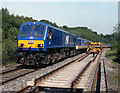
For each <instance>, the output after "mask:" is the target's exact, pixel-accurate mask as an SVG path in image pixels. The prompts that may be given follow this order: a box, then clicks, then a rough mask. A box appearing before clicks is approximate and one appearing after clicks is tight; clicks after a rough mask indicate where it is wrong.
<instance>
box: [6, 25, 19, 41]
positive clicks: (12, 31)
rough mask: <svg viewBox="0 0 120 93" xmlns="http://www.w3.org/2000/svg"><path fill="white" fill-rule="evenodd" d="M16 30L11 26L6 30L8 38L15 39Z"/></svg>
mask: <svg viewBox="0 0 120 93" xmlns="http://www.w3.org/2000/svg"><path fill="white" fill-rule="evenodd" d="M17 36H18V31H17V29H16V28H15V27H12V28H10V29H9V30H8V39H11V40H17Z"/></svg>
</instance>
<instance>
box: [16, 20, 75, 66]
mask: <svg viewBox="0 0 120 93" xmlns="http://www.w3.org/2000/svg"><path fill="white" fill-rule="evenodd" d="M75 54H76V36H75V35H73V34H71V33H68V32H66V31H63V30H61V29H58V28H56V27H53V26H50V25H47V24H45V23H42V22H27V23H24V24H22V25H21V26H20V30H19V35H18V39H17V56H18V63H21V64H23V65H37V66H39V65H41V64H50V63H54V62H55V61H57V60H59V59H61V58H64V57H68V56H71V55H75Z"/></svg>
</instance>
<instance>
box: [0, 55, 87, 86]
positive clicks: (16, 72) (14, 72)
mask: <svg viewBox="0 0 120 93" xmlns="http://www.w3.org/2000/svg"><path fill="white" fill-rule="evenodd" d="M85 56H86V55H83V56H81V57H85ZM40 69H41V68H37V69H31V68H27V69H25V68H24V67H23V66H21V65H19V66H17V67H14V68H12V69H6V70H3V71H2V73H0V74H1V76H2V81H0V84H2V85H4V84H6V83H8V82H10V81H12V80H15V79H17V78H19V77H22V76H24V75H26V74H29V73H32V72H35V71H37V70H40Z"/></svg>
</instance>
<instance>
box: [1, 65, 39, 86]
mask: <svg viewBox="0 0 120 93" xmlns="http://www.w3.org/2000/svg"><path fill="white" fill-rule="evenodd" d="M37 70H40V68H38V69H25V68H22V67H19V68H16V69H11V70H8V71H4V72H2V73H1V75H2V81H1V82H0V83H1V84H2V85H4V84H6V83H8V82H10V81H12V80H14V79H17V78H19V77H22V76H24V75H26V74H29V73H32V72H34V71H37Z"/></svg>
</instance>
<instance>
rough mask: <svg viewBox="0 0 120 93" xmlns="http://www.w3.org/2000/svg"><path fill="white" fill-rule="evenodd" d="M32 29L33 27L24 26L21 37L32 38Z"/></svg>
mask: <svg viewBox="0 0 120 93" xmlns="http://www.w3.org/2000/svg"><path fill="white" fill-rule="evenodd" d="M32 28H33V26H32V25H23V26H22V29H21V33H20V35H21V36H30V35H31V32H32Z"/></svg>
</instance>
